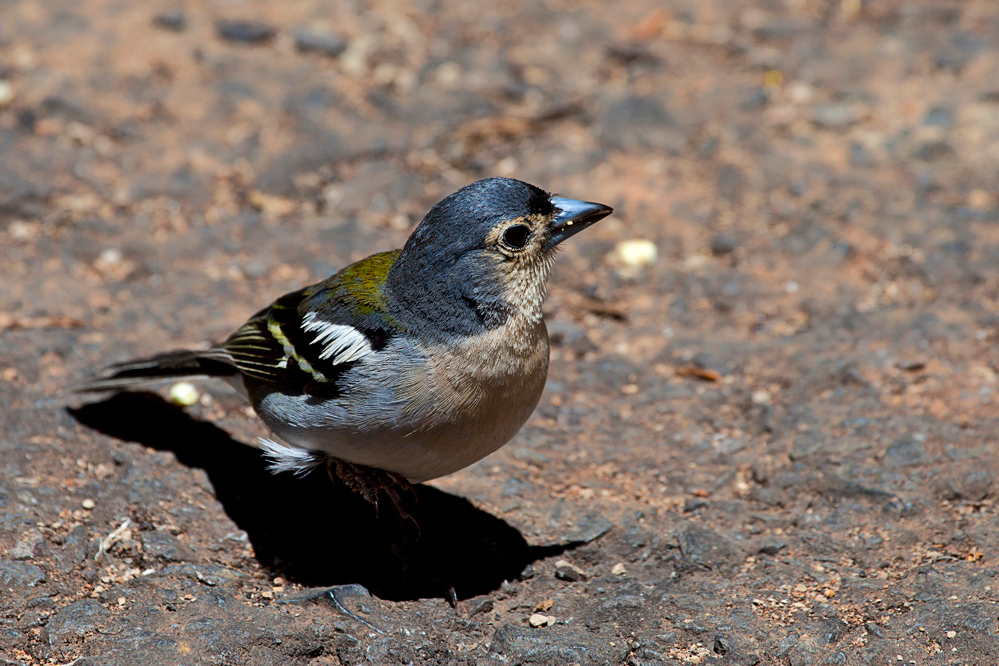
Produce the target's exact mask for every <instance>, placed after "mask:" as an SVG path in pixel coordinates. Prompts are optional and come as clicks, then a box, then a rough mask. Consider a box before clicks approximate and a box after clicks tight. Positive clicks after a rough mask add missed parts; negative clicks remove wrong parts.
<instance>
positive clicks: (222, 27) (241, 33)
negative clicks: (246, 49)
mask: <svg viewBox="0 0 999 666" xmlns="http://www.w3.org/2000/svg"><path fill="white" fill-rule="evenodd" d="M215 30H216V31H217V32H218V35H219V37H221V38H222V39H224V40H226V41H229V42H244V43H246V44H262V43H264V42H269V41H270V40H272V39H273V38H274V35H276V34H277V30H275V29H274V28H273V27H271V26H270V25H268V24H266V23H264V22H262V21H219V22H218V23H216V24H215Z"/></svg>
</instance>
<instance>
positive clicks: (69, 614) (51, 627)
mask: <svg viewBox="0 0 999 666" xmlns="http://www.w3.org/2000/svg"><path fill="white" fill-rule="evenodd" d="M109 616H110V613H109V612H108V611H107V610H105V609H104V606H102V605H101V603H100V602H99V601H97V600H96V599H81V600H80V601H74V602H73V603H71V604H70V605H68V606H66V607H65V608H63V609H62V610H61V611H59V612H58V613H56V615H55V616H54V617H52V619H51V620H49V622H48V624H47V625H46V627H45V631H46V633H47V634H48V640H49V645H52V646H61V645H65V644H70V643H77V642H79V641H80V640H81V639H83V637H84V636H85V635H86V634H88V633H90V632H91V631H94V630H95V629H97V627H98V626H99V625H100V624H102V623H103V622H104V621H105V620H106V619H108V617H109Z"/></svg>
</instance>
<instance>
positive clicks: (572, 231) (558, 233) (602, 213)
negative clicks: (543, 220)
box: [547, 197, 614, 249]
mask: <svg viewBox="0 0 999 666" xmlns="http://www.w3.org/2000/svg"><path fill="white" fill-rule="evenodd" d="M551 202H552V205H553V206H555V208H556V209H558V212H557V213H556V215H555V217H554V218H552V221H551V223H549V225H548V233H549V235H548V243H547V247H548V248H549V249H551V248H553V247H555V246H556V245H558V244H559V243H561V242H562V241H564V240H565V239H566V238H568V237H569V236H575V235H576V234H578V233H579V232H580V231H582V230H583V229H585V228H586V227H588V226H590V225H591V224H593V223H594V222H599V221H600V220H602V219H604V218H605V217H607V216H608V215H610V214H611V213H613V212H614V209H613V208H611V207H610V206H605V205H603V204H598V203H593V202H591V201H576V200H575V199H566V198H564V197H552V198H551Z"/></svg>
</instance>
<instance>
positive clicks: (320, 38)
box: [295, 28, 347, 58]
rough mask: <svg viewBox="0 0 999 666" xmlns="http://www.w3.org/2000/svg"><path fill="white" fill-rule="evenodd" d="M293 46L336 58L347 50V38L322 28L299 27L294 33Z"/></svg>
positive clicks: (305, 51)
mask: <svg viewBox="0 0 999 666" xmlns="http://www.w3.org/2000/svg"><path fill="white" fill-rule="evenodd" d="M295 48H297V49H298V50H299V51H301V52H302V53H321V54H323V55H324V56H328V57H330V58H336V57H337V56H339V55H340V54H341V53H343V52H344V51H346V50H347V40H345V39H343V38H342V37H340V36H339V35H336V34H334V33H332V32H330V31H329V30H324V29H322V28H301V29H300V30H298V31H297V32H296V33H295Z"/></svg>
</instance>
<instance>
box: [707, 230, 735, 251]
mask: <svg viewBox="0 0 999 666" xmlns="http://www.w3.org/2000/svg"><path fill="white" fill-rule="evenodd" d="M737 247H739V241H738V239H736V237H735V236H733V235H732V234H718V235H716V236H715V237H714V238H712V239H711V252H712V253H713V254H716V255H718V256H722V255H726V254H731V253H732V252H735V249H736V248H737Z"/></svg>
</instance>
